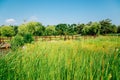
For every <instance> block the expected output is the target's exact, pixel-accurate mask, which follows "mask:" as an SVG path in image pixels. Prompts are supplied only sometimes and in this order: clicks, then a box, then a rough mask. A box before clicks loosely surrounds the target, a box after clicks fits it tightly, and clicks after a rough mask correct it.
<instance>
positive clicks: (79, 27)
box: [75, 24, 85, 34]
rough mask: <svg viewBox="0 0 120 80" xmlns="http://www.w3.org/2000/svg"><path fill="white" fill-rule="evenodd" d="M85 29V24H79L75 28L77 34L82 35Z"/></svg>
mask: <svg viewBox="0 0 120 80" xmlns="http://www.w3.org/2000/svg"><path fill="white" fill-rule="evenodd" d="M84 27H85V24H78V25H77V26H76V27H75V31H76V32H77V34H82V29H83V28H84Z"/></svg>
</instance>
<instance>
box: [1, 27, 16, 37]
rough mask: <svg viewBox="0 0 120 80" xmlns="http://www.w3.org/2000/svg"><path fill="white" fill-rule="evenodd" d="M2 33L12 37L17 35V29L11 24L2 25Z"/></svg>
mask: <svg viewBox="0 0 120 80" xmlns="http://www.w3.org/2000/svg"><path fill="white" fill-rule="evenodd" d="M0 32H1V33H0V34H1V35H2V36H7V37H11V36H14V35H15V31H14V29H13V27H11V26H2V27H1V28H0Z"/></svg>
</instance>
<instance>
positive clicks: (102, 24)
mask: <svg viewBox="0 0 120 80" xmlns="http://www.w3.org/2000/svg"><path fill="white" fill-rule="evenodd" d="M111 33H112V34H113V33H120V25H119V26H117V25H115V24H112V22H111V20H110V19H105V20H102V21H99V22H89V23H87V24H84V23H82V24H57V25H48V26H44V25H42V24H41V23H40V22H34V21H31V22H26V23H23V24H21V25H19V26H17V25H9V26H8V25H2V26H0V36H7V37H12V36H15V35H17V34H19V35H22V36H23V35H25V34H31V35H33V36H52V35H54V36H56V35H76V34H81V35H105V34H111Z"/></svg>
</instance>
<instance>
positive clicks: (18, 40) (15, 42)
mask: <svg viewBox="0 0 120 80" xmlns="http://www.w3.org/2000/svg"><path fill="white" fill-rule="evenodd" d="M22 45H24V40H23V37H22V36H20V35H16V36H15V37H14V38H13V39H12V40H11V49H12V50H16V49H17V48H18V47H20V46H22Z"/></svg>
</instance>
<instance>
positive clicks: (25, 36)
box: [23, 33, 34, 43]
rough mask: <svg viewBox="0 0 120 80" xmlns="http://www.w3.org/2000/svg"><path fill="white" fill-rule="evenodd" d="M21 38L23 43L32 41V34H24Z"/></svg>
mask: <svg viewBox="0 0 120 80" xmlns="http://www.w3.org/2000/svg"><path fill="white" fill-rule="evenodd" d="M23 39H24V42H25V43H31V42H32V41H34V39H33V37H32V35H31V34H29V33H27V34H24V36H23Z"/></svg>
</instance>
